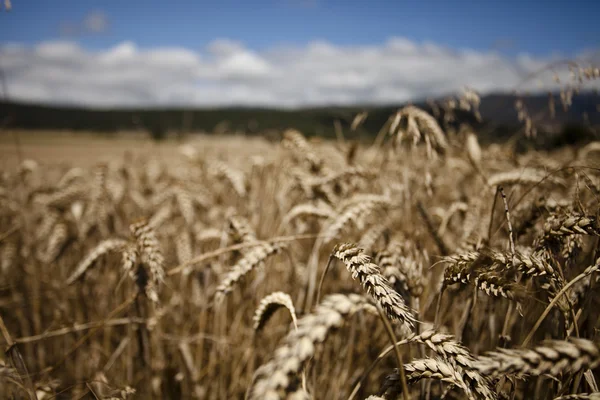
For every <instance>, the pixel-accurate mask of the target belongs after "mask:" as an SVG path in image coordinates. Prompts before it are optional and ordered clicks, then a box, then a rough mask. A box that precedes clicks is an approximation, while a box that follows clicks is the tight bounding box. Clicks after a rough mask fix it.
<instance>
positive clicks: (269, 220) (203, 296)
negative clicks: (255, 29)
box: [0, 106, 600, 400]
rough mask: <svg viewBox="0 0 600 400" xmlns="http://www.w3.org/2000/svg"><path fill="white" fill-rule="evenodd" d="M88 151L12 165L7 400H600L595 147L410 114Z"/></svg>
mask: <svg viewBox="0 0 600 400" xmlns="http://www.w3.org/2000/svg"><path fill="white" fill-rule="evenodd" d="M365 117H367V116H366V115H359V116H357V119H356V120H355V121H354V123H353V124H352V127H351V129H356V128H357V126H358V125H360V123H361V121H362V120H364V118H365ZM30 140H31V139H30ZM24 143H25V145H27V140H25V142H24ZM138 143H139V142H138ZM9 144H10V141H9V142H7V143H3V144H2V152H3V154H8V151H9V150H8V149H9V148H10V145H9ZM25 148H28V147H27V146H25ZM85 148H86V146H84V145H82V146H80V147H77V146H74V147H73V150H72V152H71V153H72V154H73V157H72V158H70V157H69V152H67V151H65V150H64V148H61V149H60V150H59V151H58V152H57V151H55V152H54V153H53V152H48V151H44V146H41V145H40V148H39V149H38V148H36V150H32V151H30V152H28V153H26V154H25V155H26V156H27V158H25V159H21V160H19V162H18V163H17V162H15V163H13V164H14V165H10V166H9V165H7V164H5V166H4V167H3V171H2V176H1V178H0V227H1V229H0V277H1V279H0V331H1V337H2V339H0V340H1V341H2V345H3V348H4V349H5V352H4V354H3V356H0V357H1V358H0V393H1V396H2V398H7V399H39V400H42V399H125V398H140V399H178V398H183V399H244V398H247V399H268V400H271V399H310V398H314V399H365V398H369V399H381V398H383V399H442V398H444V399H598V398H600V393H599V390H598V386H597V380H596V377H598V372H599V371H598V369H597V367H598V365H599V363H600V344H599V343H600V342H599V341H598V337H597V329H598V327H599V326H600V325H599V324H598V322H599V318H600V309H599V308H598V307H599V306H600V303H599V302H600V296H599V295H598V290H599V288H600V286H599V274H598V270H599V269H600V242H599V237H600V223H599V221H598V217H599V206H598V204H599V203H598V202H599V200H600V169H599V168H600V157H599V155H600V143H599V142H594V143H591V144H588V145H586V146H582V147H579V148H573V147H566V148H561V149H557V150H554V151H551V152H541V151H536V150H532V151H529V152H526V153H518V152H516V151H515V149H514V143H506V144H503V145H490V146H480V145H479V141H478V137H477V132H474V131H472V130H470V129H466V128H463V129H455V130H452V129H449V128H446V127H445V126H444V124H441V125H440V122H439V121H438V120H437V119H436V118H434V117H433V116H431V115H429V114H428V113H427V112H425V111H423V110H421V109H418V108H416V107H413V106H409V107H406V108H403V109H401V110H399V111H398V113H396V114H394V115H392V116H391V117H390V120H389V121H388V123H387V124H386V125H385V126H384V127H383V128H382V131H381V134H380V135H379V136H378V138H377V139H376V140H375V141H374V142H373V141H370V142H360V143H359V142H355V141H348V140H345V139H344V136H343V134H342V135H339V137H338V138H337V140H318V139H310V138H307V137H306V136H305V135H304V134H303V133H301V132H298V131H295V130H291V129H290V130H286V131H284V132H282V135H281V140H280V141H279V142H269V141H266V140H263V139H260V138H252V139H249V138H244V137H230V138H226V139H223V138H220V139H210V138H203V139H202V140H196V141H191V142H189V143H187V144H184V145H175V144H172V143H171V144H168V145H160V146H158V145H153V144H150V143H147V144H145V145H144V146H142V149H141V150H140V148H139V146H138V145H134V144H131V146H130V148H126V149H125V150H124V147H120V146H115V147H114V148H110V149H104V152H103V156H102V157H100V155H99V153H93V152H91V151H90V150H89V149H91V148H94V146H92V145H89V146H88V147H87V149H88V150H87V151H88V153H87V154H88V155H87V156H85V155H82V152H85V151H86V150H85ZM95 148H96V149H98V148H99V147H95ZM29 149H32V148H31V147H29ZM55 150H56V149H55ZM97 151H99V150H97ZM13 157H16V156H15V155H14V154H13ZM5 160H6V158H5Z"/></svg>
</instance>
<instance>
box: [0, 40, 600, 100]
mask: <svg viewBox="0 0 600 400" xmlns="http://www.w3.org/2000/svg"><path fill="white" fill-rule="evenodd" d="M582 55H585V56H586V57H587V61H588V62H589V58H590V57H592V58H595V60H596V61H599V60H600V57H599V56H598V53H597V52H596V53H594V52H593V51H592V50H589V51H587V52H585V53H582ZM557 59H558V56H556V55H553V56H548V57H536V56H532V55H528V54H522V55H519V56H517V57H515V58H513V59H510V58H507V57H504V56H502V55H500V54H499V53H496V52H492V51H488V52H485V51H475V50H455V49H449V48H445V47H443V46H439V45H436V44H435V43H417V42H414V41H411V40H408V39H406V38H390V39H389V40H388V41H386V42H385V43H381V44H378V45H370V46H336V45H333V44H331V43H327V42H323V41H319V42H313V43H309V44H307V45H305V46H300V47H278V48H273V49H268V50H264V51H252V50H251V49H248V48H247V47H245V46H244V45H243V44H241V43H239V42H234V41H230V40H225V39H220V40H216V41H214V42H212V43H211V44H210V45H208V46H207V47H206V49H205V50H204V51H193V50H190V49H186V48H176V47H170V48H154V49H150V50H146V49H141V48H138V47H137V46H136V45H135V43H132V42H123V43H120V44H118V45H116V46H114V47H112V48H109V49H105V50H102V51H89V50H86V49H84V48H82V47H80V46H79V45H78V44H76V43H74V42H70V41H61V42H44V43H40V44H38V45H36V46H33V47H26V46H22V45H14V44H13V45H4V46H0V68H1V69H2V71H3V72H4V74H5V77H6V82H7V86H8V92H9V96H10V97H11V98H13V99H16V100H22V101H32V102H42V103H50V104H52V103H63V104H64V103H67V104H79V105H87V106H95V107H96V106H99V107H106V106H122V105H127V106H153V105H195V106H219V105H232V104H236V105H260V106H276V107H295V106H306V105H310V106H313V105H324V104H365V103H374V104H376V103H392V102H403V101H408V100H412V99H422V98H424V97H431V96H440V95H446V94H449V93H451V92H457V91H460V90H461V89H462V88H463V87H465V86H469V87H471V88H474V89H475V90H478V91H480V92H482V93H488V92H492V91H512V90H513V89H515V88H516V85H518V84H519V82H521V81H522V79H523V78H524V77H526V76H528V75H529V74H532V73H533V72H535V71H537V70H539V69H541V68H543V67H544V66H546V65H547V64H548V63H550V62H553V61H555V60H557ZM561 76H562V77H563V82H564V81H566V80H567V79H566V77H567V76H568V69H566V68H563V69H562V73H561ZM541 78H542V85H541V86H540V83H539V81H538V80H531V81H530V83H528V84H527V85H526V86H525V87H521V89H531V90H546V89H548V88H549V87H550V86H548V85H552V79H551V78H552V72H548V73H547V74H545V75H542V76H541Z"/></svg>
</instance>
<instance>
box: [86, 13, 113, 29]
mask: <svg viewBox="0 0 600 400" xmlns="http://www.w3.org/2000/svg"><path fill="white" fill-rule="evenodd" d="M83 26H84V28H85V30H87V31H88V32H94V33H101V32H104V31H106V30H107V29H108V17H107V16H106V14H104V13H103V12H102V11H94V12H92V13H90V14H88V15H87V16H86V17H85V18H84V20H83Z"/></svg>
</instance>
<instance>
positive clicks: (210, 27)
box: [0, 0, 600, 55]
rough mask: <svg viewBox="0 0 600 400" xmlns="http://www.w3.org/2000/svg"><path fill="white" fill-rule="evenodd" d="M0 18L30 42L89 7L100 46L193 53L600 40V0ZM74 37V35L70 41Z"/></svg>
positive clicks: (167, 7) (98, 8)
mask: <svg viewBox="0 0 600 400" xmlns="http://www.w3.org/2000/svg"><path fill="white" fill-rule="evenodd" d="M12 3H13V10H12V11H11V12H10V13H2V14H0V40H1V41H2V42H5V43H6V42H17V43H25V44H33V43H37V42H40V41H44V40H55V39H64V38H65V35H63V34H61V27H63V26H65V25H67V24H76V23H79V22H80V21H82V20H84V18H85V17H86V16H87V15H89V14H90V13H92V12H101V13H103V14H104V15H105V16H106V18H107V20H108V22H109V28H108V29H107V31H106V32H102V33H101V34H93V35H92V34H83V35H80V36H78V37H77V38H76V39H77V41H78V42H79V43H81V44H82V45H83V46H85V47H86V48H91V49H101V48H107V47H110V46H112V45H114V44H116V43H119V42H121V41H123V40H131V41H133V42H135V43H136V44H137V45H138V46H140V47H142V48H149V47H156V46H183V47H187V48H191V49H199V48H202V47H204V46H205V45H206V44H207V43H209V42H210V41H212V40H214V39H215V38H229V39H233V40H237V41H241V42H242V43H244V44H245V45H246V46H248V47H249V48H252V49H264V48H268V47H273V46H279V45H284V46H285V45H301V44H304V43H307V42H310V41H314V40H326V41H328V42H330V43H333V44H337V45H359V44H373V43H378V42H383V41H385V40H386V39H387V38H389V37H392V36H402V37H406V38H408V39H411V40H415V41H418V42H422V41H430V42H433V43H436V44H438V45H444V46H448V47H451V48H471V49H477V50H485V49H492V48H495V49H498V50H500V51H504V52H509V53H517V52H527V53H530V54H534V55H537V54H550V53H553V52H560V53H562V54H566V55H569V54H573V53H575V52H577V51H580V50H583V49H586V48H593V47H597V46H598V45H599V41H600V24H599V23H598V16H600V1H598V0H589V1H554V0H548V1H512V0H506V1H486V0H483V1H481V0H480V1H447V0H429V1H402V0H397V1H382V0H380V1H366V0H365V1H352V0H346V1H343V0H255V1H242V0H238V1H232V0H221V1H212V0H198V1H164V0H163V1H148V0H143V1H142V0H122V1H94V0H78V1H50V0H12ZM71 39H72V38H71Z"/></svg>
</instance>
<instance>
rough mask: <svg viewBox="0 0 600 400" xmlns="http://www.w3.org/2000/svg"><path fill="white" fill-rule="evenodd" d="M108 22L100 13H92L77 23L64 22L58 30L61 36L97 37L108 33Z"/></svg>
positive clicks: (106, 17)
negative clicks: (90, 35)
mask: <svg viewBox="0 0 600 400" xmlns="http://www.w3.org/2000/svg"><path fill="white" fill-rule="evenodd" d="M109 27H110V21H109V20H108V16H107V15H106V14H105V13H103V12H102V11H92V12H91V13H89V14H87V15H86V16H85V17H83V19H82V20H79V21H64V22H63V23H61V24H60V27H59V30H60V33H61V34H62V35H63V36H69V37H76V36H81V35H88V34H92V35H97V34H101V33H104V32H106V31H108V29H109Z"/></svg>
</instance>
